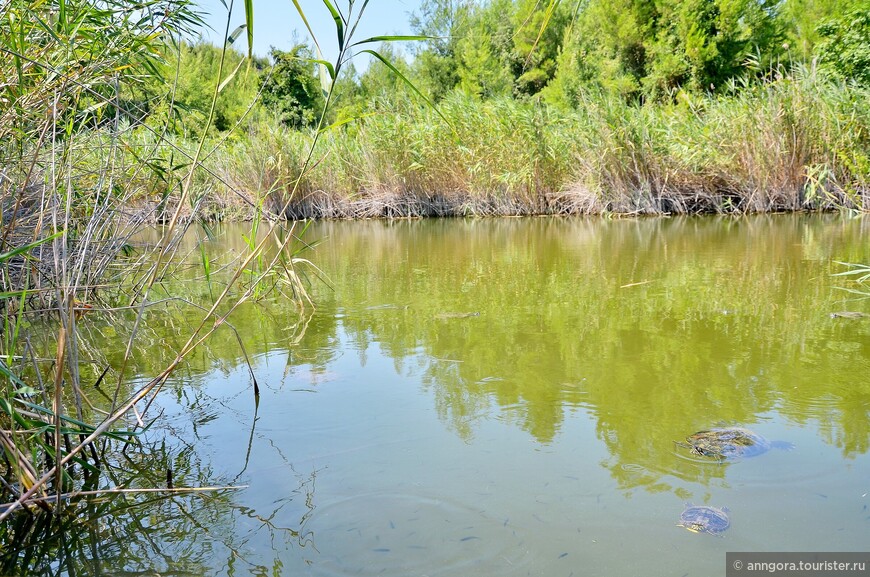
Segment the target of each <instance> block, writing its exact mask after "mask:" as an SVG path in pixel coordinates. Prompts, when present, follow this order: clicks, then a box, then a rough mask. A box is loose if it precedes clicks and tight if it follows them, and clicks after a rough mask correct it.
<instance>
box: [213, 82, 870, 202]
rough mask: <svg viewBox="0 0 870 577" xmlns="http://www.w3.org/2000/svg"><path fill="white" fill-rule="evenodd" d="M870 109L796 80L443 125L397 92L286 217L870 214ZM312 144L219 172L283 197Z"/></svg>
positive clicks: (520, 109)
mask: <svg viewBox="0 0 870 577" xmlns="http://www.w3.org/2000/svg"><path fill="white" fill-rule="evenodd" d="M867 96H868V94H867V90H866V89H860V88H857V87H854V86H848V85H843V84H837V83H835V82H831V81H829V80H826V79H823V78H820V77H818V76H817V75H816V74H814V73H813V72H812V71H811V70H800V69H798V70H795V71H793V72H791V73H789V74H780V75H779V76H776V77H774V78H773V79H772V80H770V81H768V82H767V83H764V84H760V85H757V86H751V85H746V86H742V87H740V88H739V89H737V88H735V89H734V91H733V92H732V93H730V94H727V95H724V96H719V97H710V96H703V95H689V94H680V95H678V98H677V101H676V102H675V103H673V104H670V105H652V104H651V105H647V106H637V105H632V104H627V103H626V102H624V101H622V100H620V99H617V98H613V97H608V96H605V95H601V94H590V95H587V98H586V99H585V100H584V101H583V102H581V105H580V106H579V107H578V109H577V110H573V111H565V110H557V109H554V108H551V107H548V106H546V105H544V104H542V103H535V102H518V101H516V100H512V99H498V100H492V101H480V100H478V99H476V98H472V97H467V96H462V95H460V94H454V95H451V96H450V97H448V98H447V99H446V100H444V101H443V102H441V103H440V105H439V111H440V115H439V114H436V113H435V112H434V111H433V110H432V109H431V108H428V107H424V106H420V105H419V104H418V103H415V102H414V101H413V100H412V99H408V98H405V97H402V96H401V95H397V96H395V97H393V98H390V99H382V100H381V101H379V102H376V103H375V106H374V112H373V113H372V114H370V115H367V116H365V117H363V118H360V119H358V120H356V121H355V122H353V123H351V124H349V125H345V126H344V127H342V128H340V129H336V130H333V131H330V132H327V133H324V134H322V135H321V137H320V138H321V140H320V142H319V144H318V147H317V149H316V152H315V158H316V162H318V163H319V168H320V170H318V171H317V172H316V173H314V174H311V175H306V176H305V177H304V178H303V179H302V180H301V181H300V193H299V194H298V195H297V196H296V197H295V198H294V199H292V200H291V202H290V203H289V204H288V205H287V207H286V210H285V211H284V212H283V214H282V215H281V216H283V217H286V218H321V217H326V218H340V217H344V218H360V217H396V216H462V215H481V216H483V215H523V214H588V213H602V212H613V213H629V214H666V213H677V214H680V213H700V212H716V213H723V212H724V213H730V212H740V213H743V212H771V211H784V210H829V209H835V208H843V207H848V208H856V209H864V208H865V207H866V206H867V195H868V192H870V157H868V155H867V152H866V151H867V148H868V143H870V137H868V134H870V123H868V120H867V119H868V118H870V115H868V104H867V102H868V101H870V99H868V98H867ZM442 115H443V116H442ZM445 119H446V121H445ZM310 142H311V138H310V137H309V136H306V135H305V134H300V133H298V132H293V131H280V132H279V131H275V130H270V129H268V128H267V127H265V126H263V127H260V128H259V129H258V130H257V131H255V132H253V133H252V134H251V135H250V143H248V144H247V145H246V147H245V148H244V149H243V150H244V153H241V152H240V153H235V151H234V152H233V153H231V154H228V155H225V156H223V157H222V158H221V159H220V162H219V163H220V166H221V168H220V171H221V173H222V174H224V175H225V176H226V178H227V180H229V181H231V182H232V183H233V185H234V186H235V187H239V188H245V186H246V185H245V183H246V182H247V183H251V182H260V181H261V179H262V178H263V176H264V175H268V178H266V181H268V182H264V183H263V184H261V185H260V186H259V187H258V190H259V191H261V192H263V191H265V192H266V193H269V186H272V185H274V186H275V187H276V189H283V188H286V187H287V183H290V182H295V181H296V178H297V177H298V175H299V172H298V169H297V168H296V167H298V166H299V162H298V160H294V159H298V158H300V156H301V153H302V151H303V150H305V147H306V146H307V145H308V144H310ZM239 150H240V151H241V150H242V149H239ZM249 159H252V160H249ZM252 163H254V164H256V167H254V166H253V165H252ZM249 188H250V187H249ZM273 204H275V203H273ZM282 206H283V204H282Z"/></svg>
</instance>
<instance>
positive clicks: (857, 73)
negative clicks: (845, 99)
mask: <svg viewBox="0 0 870 577" xmlns="http://www.w3.org/2000/svg"><path fill="white" fill-rule="evenodd" d="M818 34H819V37H820V41H819V43H818V45H816V47H815V51H814V53H815V55H816V56H817V58H818V61H819V64H820V66H822V67H823V68H824V69H826V70H828V71H831V72H833V73H835V74H836V75H838V76H842V77H843V78H846V79H849V80H854V81H855V82H858V83H861V84H863V85H865V86H870V2H865V5H864V6H862V7H860V8H856V9H854V10H852V11H851V12H848V13H847V14H844V15H843V16H841V17H840V18H837V19H832V20H828V21H826V22H824V23H823V24H821V25H820V26H819V27H818Z"/></svg>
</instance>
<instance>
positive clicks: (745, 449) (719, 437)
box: [677, 427, 794, 459]
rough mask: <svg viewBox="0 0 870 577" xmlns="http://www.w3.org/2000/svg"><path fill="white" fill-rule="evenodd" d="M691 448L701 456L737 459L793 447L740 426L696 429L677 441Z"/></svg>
mask: <svg viewBox="0 0 870 577" xmlns="http://www.w3.org/2000/svg"><path fill="white" fill-rule="evenodd" d="M677 444H678V445H680V446H682V447H686V448H689V449H691V450H692V453H694V454H696V455H701V456H702V457H715V458H717V459H738V458H740V457H755V456H756V455H761V454H763V453H766V452H767V451H769V450H770V449H772V448H773V449H785V450H790V449H793V448H794V445H792V444H791V443H786V442H784V441H768V440H767V439H765V438H764V437H762V436H761V435H759V434H758V433H755V432H753V431H750V430H749V429H744V428H742V427H725V428H721V429H710V430H708V431H698V432H697V433H694V434H692V435H689V436H688V437H686V442H685V443H677Z"/></svg>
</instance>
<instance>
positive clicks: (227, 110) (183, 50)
mask: <svg viewBox="0 0 870 577" xmlns="http://www.w3.org/2000/svg"><path fill="white" fill-rule="evenodd" d="M244 58H245V57H244V56H243V55H242V54H241V53H240V52H238V51H237V50H235V49H233V48H230V47H227V49H226V53H225V55H224V64H223V71H221V74H222V77H221V78H218V72H219V71H220V61H221V48H219V47H217V46H214V45H212V44H209V43H207V42H202V41H200V42H197V43H196V44H193V45H190V44H187V43H181V45H180V46H179V48H178V54H177V55H176V56H175V58H174V59H170V60H169V61H167V63H166V64H165V66H164V71H163V74H162V75H161V76H162V78H164V79H166V80H162V81H161V82H172V79H173V78H174V77H175V70H176V66H177V67H178V81H177V83H176V85H175V94H174V97H173V100H174V102H175V106H176V108H177V109H180V110H181V111H182V114H181V115H180V116H181V118H182V120H184V122H183V123H182V126H183V128H184V131H185V132H194V133H196V132H198V131H199V130H201V126H198V121H201V122H204V121H205V119H206V118H207V116H208V113H209V110H210V109H211V103H212V99H213V98H214V92H215V87H216V86H218V85H219V84H221V83H223V82H224V81H225V80H226V79H228V78H230V76H231V75H232V73H233V71H234V70H236V69H237V68H238V71H237V72H236V73H235V75H233V76H232V79H231V80H230V81H229V82H228V83H227V84H226V85H225V86H224V87H223V89H222V90H221V92H220V94H218V97H217V100H216V101H215V110H214V117H213V118H212V127H213V128H215V129H217V130H220V131H225V130H229V129H231V128H232V127H233V126H234V125H235V124H236V123H237V122H238V121H239V119H240V118H241V117H242V115H243V114H244V113H245V112H246V111H247V110H248V108H249V107H250V106H251V104H252V103H253V101H254V99H255V98H256V95H257V82H258V79H259V77H258V74H257V71H258V70H259V69H261V68H263V67H264V66H265V65H266V63H265V62H264V61H263V60H261V59H255V60H254V61H253V62H252V63H251V66H252V68H247V67H246V65H245V64H244V63H242V64H241V66H239V64H240V63H241V62H242V60H244ZM167 88H171V86H169V87H167Z"/></svg>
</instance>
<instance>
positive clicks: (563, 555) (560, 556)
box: [559, 553, 568, 559]
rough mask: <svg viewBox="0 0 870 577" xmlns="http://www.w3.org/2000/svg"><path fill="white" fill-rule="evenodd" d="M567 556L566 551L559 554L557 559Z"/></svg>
mask: <svg viewBox="0 0 870 577" xmlns="http://www.w3.org/2000/svg"><path fill="white" fill-rule="evenodd" d="M567 556H568V554H567V553H562V554H561V555H559V559H562V558H564V557H567Z"/></svg>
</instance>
